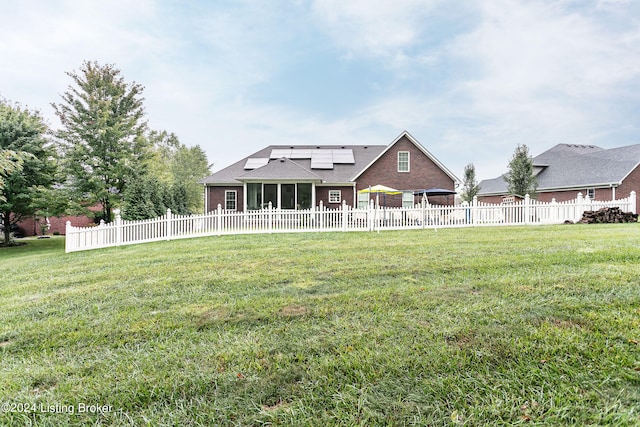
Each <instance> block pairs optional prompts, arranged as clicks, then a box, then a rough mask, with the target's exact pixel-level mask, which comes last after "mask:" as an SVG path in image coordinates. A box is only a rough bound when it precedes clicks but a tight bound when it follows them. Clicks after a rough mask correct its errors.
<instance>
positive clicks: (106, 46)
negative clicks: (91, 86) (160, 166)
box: [0, 0, 640, 181]
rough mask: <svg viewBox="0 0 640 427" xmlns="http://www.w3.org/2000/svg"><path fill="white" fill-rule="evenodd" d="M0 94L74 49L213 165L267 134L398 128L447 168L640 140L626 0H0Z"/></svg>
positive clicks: (300, 139) (41, 93)
mask: <svg viewBox="0 0 640 427" xmlns="http://www.w3.org/2000/svg"><path fill="white" fill-rule="evenodd" d="M0 14H1V15H2V16H3V19H2V25H0V40H1V41H2V42H0V61H1V64H2V65H0V97H2V98H4V99H6V100H8V101H11V102H17V103H19V104H21V105H23V106H26V107H28V108H30V109H35V110H39V111H40V112H41V114H42V115H43V116H44V117H45V119H46V121H47V122H48V124H49V125H50V126H51V127H52V128H53V129H56V128H59V127H60V122H59V121H58V118H57V117H56V116H55V114H54V111H53V108H52V107H51V103H59V102H61V94H62V93H64V92H65V91H66V90H67V88H68V87H69V86H70V85H71V84H72V81H71V78H70V77H69V76H68V75H67V74H66V73H67V72H73V71H79V70H80V67H81V66H82V63H83V62H84V61H98V62H99V63H100V64H114V65H115V67H116V68H118V69H119V70H120V71H121V75H122V76H123V77H124V79H125V80H126V81H127V82H135V83H138V84H141V85H143V86H144V88H145V89H144V92H143V96H144V105H145V110H146V120H147V121H148V124H149V127H150V128H151V129H153V130H159V131H160V130H166V131H167V132H173V133H175V134H176V135H177V136H178V138H179V139H180V141H181V142H182V143H184V144H185V145H187V146H195V145H199V146H200V147H201V148H202V149H203V150H204V151H205V152H206V154H207V157H208V159H209V162H210V163H213V167H212V170H213V171H216V170H219V169H221V168H223V167H226V166H228V165H230V164H232V163H234V162H236V161H238V160H240V159H241V158H243V157H246V156H248V155H250V154H252V153H254V152H255V151H258V150H259V149H261V148H263V147H265V146H267V145H270V144H286V145H293V144H312V145H321V144H363V145H387V144H389V143H391V142H392V141H393V140H394V139H395V138H396V137H397V136H398V135H400V133H401V132H403V131H404V130H406V131H408V132H409V133H410V134H411V135H412V136H413V137H414V138H415V139H417V140H418V141H419V142H420V143H421V144H422V145H423V146H424V147H425V148H426V149H427V150H429V152H431V153H432V154H433V155H434V156H435V157H436V158H437V159H438V160H440V161H441V162H442V163H443V164H444V165H445V166H447V168H448V169H449V170H451V171H452V172H453V173H454V174H455V175H456V176H458V177H459V178H460V179H462V178H463V176H464V175H463V170H464V167H465V165H467V164H469V163H473V164H474V166H475V170H476V177H477V179H478V181H480V180H482V179H489V178H494V177H497V176H499V175H501V174H502V173H504V172H506V171H507V170H508V163H509V160H510V158H511V157H512V155H513V152H514V150H515V148H516V147H517V145H518V144H526V145H527V146H528V148H529V152H530V154H531V155H534V156H535V155H537V154H540V153H542V152H543V151H546V150H547V149H549V148H551V147H552V146H554V145H556V144H559V143H567V144H593V145H598V146H600V147H603V148H613V147H619V146H624V145H630V144H637V143H640V122H639V119H640V115H639V113H640V1H637V0H264V1H262V0H211V1H204V0H203V1H197V0H192V1H169V0H135V1H131V0H126V1H122V0H110V1H98V0H95V1H90V0H23V1H15V0H0Z"/></svg>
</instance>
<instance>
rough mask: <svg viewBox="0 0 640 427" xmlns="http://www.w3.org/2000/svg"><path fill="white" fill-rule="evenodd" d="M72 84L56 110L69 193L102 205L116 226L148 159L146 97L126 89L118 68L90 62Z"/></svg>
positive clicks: (134, 86) (73, 75)
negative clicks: (116, 211) (115, 212)
mask: <svg viewBox="0 0 640 427" xmlns="http://www.w3.org/2000/svg"><path fill="white" fill-rule="evenodd" d="M67 75H68V76H69V77H71V79H72V80H73V84H72V85H70V86H69V87H68V88H67V91H66V92H65V93H64V94H63V95H62V102H61V103H58V104H56V103H54V104H52V105H53V108H54V110H55V112H56V114H57V116H58V117H59V118H60V121H61V122H62V129H61V130H59V131H58V132H57V137H58V138H59V139H60V141H61V145H62V151H63V154H64V159H65V162H64V165H65V167H66V170H67V171H68V176H69V182H68V184H69V187H70V188H71V189H73V190H74V191H75V194H76V197H81V198H83V199H85V200H86V201H87V203H88V204H96V203H100V204H101V205H102V217H103V218H104V220H105V221H107V222H108V221H110V220H111V212H112V209H113V208H114V207H117V206H119V205H120V203H121V201H122V197H123V194H124V191H125V189H126V186H127V183H128V182H129V181H130V179H131V178H132V177H133V176H135V174H136V168H138V167H139V165H140V163H141V162H142V160H143V158H144V156H145V154H146V153H147V151H146V149H145V145H146V139H145V138H143V132H144V130H145V128H146V122H145V121H144V120H143V119H144V107H143V98H142V91H143V89H144V88H143V87H142V86H141V85H139V84H137V83H135V82H133V83H127V82H126V81H125V80H124V78H123V77H122V76H121V75H120V70H118V69H116V68H115V66H114V65H111V64H107V65H100V64H98V63H97V62H89V61H86V62H84V63H83V64H82V66H81V67H80V70H79V71H72V72H68V73H67Z"/></svg>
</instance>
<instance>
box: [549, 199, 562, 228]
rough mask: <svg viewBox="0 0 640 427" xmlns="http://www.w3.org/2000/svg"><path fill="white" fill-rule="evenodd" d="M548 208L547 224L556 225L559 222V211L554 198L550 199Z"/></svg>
mask: <svg viewBox="0 0 640 427" xmlns="http://www.w3.org/2000/svg"><path fill="white" fill-rule="evenodd" d="M550 206H551V207H550V208H549V218H548V222H549V223H550V224H556V223H558V222H560V209H558V202H557V201H556V198H555V197H554V198H552V199H551V205H550Z"/></svg>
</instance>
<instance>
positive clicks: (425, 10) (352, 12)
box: [312, 0, 437, 60]
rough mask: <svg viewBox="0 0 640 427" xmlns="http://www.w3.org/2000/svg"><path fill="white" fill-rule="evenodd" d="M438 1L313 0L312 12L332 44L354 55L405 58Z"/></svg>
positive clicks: (424, 27)
mask: <svg viewBox="0 0 640 427" xmlns="http://www.w3.org/2000/svg"><path fill="white" fill-rule="evenodd" d="M436 3H437V1H434V0H405V1H402V2H389V1H385V0H351V1H343V0H316V1H314V3H313V6H312V11H313V13H314V14H315V15H316V16H317V17H318V20H319V21H320V23H321V25H323V26H324V27H325V28H326V30H327V31H328V32H329V34H330V35H331V37H332V39H333V41H334V43H336V45H338V46H339V47H341V48H344V49H345V50H347V51H348V52H350V53H352V54H356V55H373V56H384V57H391V58H393V57H397V58H398V59H400V60H401V59H402V58H404V54H403V53H402V51H403V50H404V49H406V48H409V47H411V46H412V45H414V44H415V43H417V42H418V41H419V39H420V37H421V35H422V33H423V32H424V31H425V29H427V28H428V25H425V20H424V18H425V17H426V16H427V15H428V14H429V12H430V11H431V9H432V8H433V7H434V5H435V4H436Z"/></svg>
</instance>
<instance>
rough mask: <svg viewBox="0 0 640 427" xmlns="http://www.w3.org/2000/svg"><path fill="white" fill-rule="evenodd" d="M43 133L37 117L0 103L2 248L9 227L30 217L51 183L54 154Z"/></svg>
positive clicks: (9, 238)
mask: <svg viewBox="0 0 640 427" xmlns="http://www.w3.org/2000/svg"><path fill="white" fill-rule="evenodd" d="M46 132H47V126H46V124H45V123H44V119H43V118H42V117H41V116H40V113H38V112H36V111H29V110H28V109H26V108H22V107H20V106H18V105H9V104H8V103H6V102H5V101H1V100H0V152H1V153H2V155H1V156H0V164H1V165H2V166H1V167H0V171H1V174H2V176H3V179H2V184H1V185H0V220H1V223H2V225H3V228H4V239H3V240H4V244H5V245H8V244H9V243H10V241H11V235H10V234H11V225H12V224H15V223H17V222H19V221H20V220H21V219H22V218H24V217H27V216H31V215H34V214H35V212H36V210H37V209H38V208H39V207H40V206H39V205H38V201H39V200H41V195H42V194H43V192H46V191H48V189H49V188H50V187H51V186H52V185H53V183H54V177H55V174H56V162H55V161H54V155H55V152H54V151H53V150H52V148H51V146H50V144H49V143H48V140H47V139H46V137H45V135H46Z"/></svg>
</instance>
